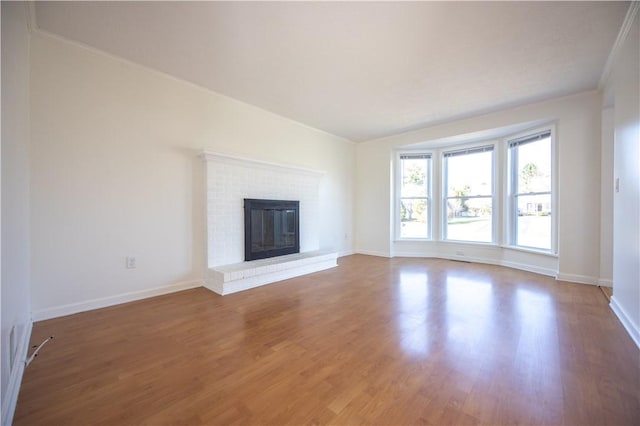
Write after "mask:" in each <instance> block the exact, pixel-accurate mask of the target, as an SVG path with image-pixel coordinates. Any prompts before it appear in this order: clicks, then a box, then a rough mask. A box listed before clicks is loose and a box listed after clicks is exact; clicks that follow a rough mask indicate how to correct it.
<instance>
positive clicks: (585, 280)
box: [556, 273, 600, 285]
mask: <svg viewBox="0 0 640 426" xmlns="http://www.w3.org/2000/svg"><path fill="white" fill-rule="evenodd" d="M556 280H558V281H567V282H570V283H578V284H589V285H598V282H599V281H600V280H599V279H598V278H596V277H589V276H587V275H575V274H563V273H558V275H557V276H556Z"/></svg>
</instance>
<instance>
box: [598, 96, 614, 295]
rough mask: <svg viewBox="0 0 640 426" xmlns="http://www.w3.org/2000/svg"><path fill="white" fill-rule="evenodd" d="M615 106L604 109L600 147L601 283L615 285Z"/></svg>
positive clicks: (609, 285)
mask: <svg viewBox="0 0 640 426" xmlns="http://www.w3.org/2000/svg"><path fill="white" fill-rule="evenodd" d="M613 119H614V115H613V108H612V107H608V108H603V110H602V144H601V145H602V146H601V149H600V176H601V181H600V284H601V285H604V286H607V287H611V286H612V285H613V184H614V182H613V141H614V127H613Z"/></svg>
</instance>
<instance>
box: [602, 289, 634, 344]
mask: <svg viewBox="0 0 640 426" xmlns="http://www.w3.org/2000/svg"><path fill="white" fill-rule="evenodd" d="M609 306H610V307H611V309H612V310H613V312H614V313H615V314H616V316H617V317H618V319H619V320H620V322H621V323H622V325H623V326H624V328H625V330H627V333H629V336H630V337H631V340H633V342H634V343H635V344H636V346H637V347H638V349H640V329H639V328H638V326H637V325H635V324H633V321H632V320H631V317H629V315H628V314H627V312H626V311H625V310H624V308H623V307H622V306H621V305H620V304H619V303H618V299H616V296H615V295H614V296H611V303H609Z"/></svg>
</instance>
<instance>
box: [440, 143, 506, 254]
mask: <svg viewBox="0 0 640 426" xmlns="http://www.w3.org/2000/svg"><path fill="white" fill-rule="evenodd" d="M489 148H490V149H489ZM489 151H490V152H491V195H490V196H489V195H472V196H468V197H464V198H468V199H472V198H491V240H490V241H474V240H454V239H450V238H448V236H447V234H448V224H447V201H448V200H449V199H460V198H462V197H449V196H448V186H449V182H448V180H449V179H448V178H449V176H448V175H449V173H448V161H447V158H449V157H452V156H456V155H469V154H475V153H480V152H489ZM447 154H449V155H447ZM451 154H453V155H451ZM497 155H498V143H497V141H496V140H492V139H489V140H484V141H482V142H478V143H473V144H461V145H455V146H450V147H443V148H442V149H441V150H440V163H441V170H440V181H441V197H440V204H441V206H440V214H441V220H440V241H443V242H447V243H461V244H484V245H497V241H496V235H497V226H496V224H497V222H498V220H497V219H498V214H499V212H498V209H497V198H498V196H499V194H498V191H497V188H498V186H497V180H498V173H497V170H496V157H497Z"/></svg>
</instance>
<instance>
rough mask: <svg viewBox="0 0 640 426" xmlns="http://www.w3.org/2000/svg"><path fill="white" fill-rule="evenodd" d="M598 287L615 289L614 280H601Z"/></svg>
mask: <svg viewBox="0 0 640 426" xmlns="http://www.w3.org/2000/svg"><path fill="white" fill-rule="evenodd" d="M598 285H599V286H600V287H613V280H612V279H611V278H600V279H599V280H598Z"/></svg>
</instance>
